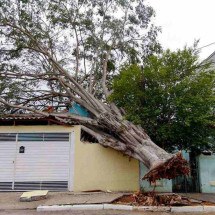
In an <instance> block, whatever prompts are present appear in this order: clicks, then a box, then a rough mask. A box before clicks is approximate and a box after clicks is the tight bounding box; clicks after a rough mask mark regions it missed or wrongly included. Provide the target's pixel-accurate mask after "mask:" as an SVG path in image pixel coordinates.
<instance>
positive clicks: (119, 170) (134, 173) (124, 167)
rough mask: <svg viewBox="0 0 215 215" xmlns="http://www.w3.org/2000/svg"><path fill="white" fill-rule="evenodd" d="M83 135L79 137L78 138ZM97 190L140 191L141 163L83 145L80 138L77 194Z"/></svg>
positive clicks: (118, 153)
mask: <svg viewBox="0 0 215 215" xmlns="http://www.w3.org/2000/svg"><path fill="white" fill-rule="evenodd" d="M79 132H80V130H79ZM79 135H80V134H78V133H76V137H77V136H79ZM97 189H98V190H111V191H137V190H139V162H138V161H137V160H135V159H130V160H129V158H128V156H124V155H123V154H122V153H120V152H118V151H116V150H113V149H111V148H104V147H103V146H101V145H99V144H90V143H82V142H80V141H79V138H76V144H75V172H74V191H86V190H97Z"/></svg>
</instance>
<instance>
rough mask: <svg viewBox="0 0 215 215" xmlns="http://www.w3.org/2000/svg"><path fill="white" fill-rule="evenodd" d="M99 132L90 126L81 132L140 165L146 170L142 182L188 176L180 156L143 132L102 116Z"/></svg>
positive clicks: (110, 117)
mask: <svg viewBox="0 0 215 215" xmlns="http://www.w3.org/2000/svg"><path fill="white" fill-rule="evenodd" d="M97 121H98V124H99V125H100V126H101V127H102V130H103V131H101V130H98V129H96V128H95V126H94V127H92V126H88V127H86V126H82V129H83V130H84V131H85V132H87V133H89V134H91V135H92V136H94V137H95V138H96V139H97V140H98V142H99V143H100V144H101V145H103V146H108V147H111V148H114V149H116V150H118V151H121V152H123V153H124V154H127V155H129V156H131V157H133V158H136V159H138V160H139V161H141V162H143V163H144V165H145V166H146V167H147V168H148V169H149V172H148V173H147V174H146V175H145V177H144V179H147V180H149V181H155V180H158V179H161V178H168V179H171V178H175V177H176V176H178V175H183V174H188V173H189V168H188V164H187V162H186V160H184V159H183V158H182V156H181V153H180V152H179V153H177V154H170V153H167V152H166V151H165V150H163V149H162V148H160V147H159V146H157V145H156V144H155V143H153V142H152V140H151V139H150V137H149V136H148V135H147V134H146V133H145V131H144V130H143V128H141V127H140V126H136V125H134V124H133V123H131V122H128V121H126V120H121V119H118V118H117V117H116V116H114V115H112V114H110V113H106V114H101V115H100V117H99V118H98V119H97Z"/></svg>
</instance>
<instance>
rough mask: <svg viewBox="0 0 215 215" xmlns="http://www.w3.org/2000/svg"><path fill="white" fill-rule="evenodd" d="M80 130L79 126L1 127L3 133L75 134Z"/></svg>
mask: <svg viewBox="0 0 215 215" xmlns="http://www.w3.org/2000/svg"><path fill="white" fill-rule="evenodd" d="M79 130H80V128H79V126H73V127H72V126H62V125H33V126H31V125H28V126H24V125H14V126H0V132H1V133H10V132H11V133H12V132H13V133H16V132H19V133H24V132H71V131H74V132H75V133H76V132H78V131H79Z"/></svg>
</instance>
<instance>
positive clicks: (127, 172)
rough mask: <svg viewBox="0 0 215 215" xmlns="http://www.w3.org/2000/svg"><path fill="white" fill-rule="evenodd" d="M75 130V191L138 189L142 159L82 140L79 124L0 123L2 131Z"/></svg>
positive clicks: (0, 130)
mask: <svg viewBox="0 0 215 215" xmlns="http://www.w3.org/2000/svg"><path fill="white" fill-rule="evenodd" d="M72 131H74V133H75V153H74V154H75V158H74V179H73V180H74V181H73V188H74V191H85V190H95V189H99V190H111V191H137V190H139V162H138V161H137V160H135V159H130V160H129V158H128V156H124V155H123V154H122V153H120V152H117V151H116V150H113V149H110V148H104V147H103V146H101V145H99V144H90V143H82V142H81V141H80V126H59V125H50V126H39V125H38V126H0V132H2V133H6V132H7V133H10V132H72Z"/></svg>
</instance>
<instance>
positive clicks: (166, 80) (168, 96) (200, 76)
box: [110, 48, 215, 151]
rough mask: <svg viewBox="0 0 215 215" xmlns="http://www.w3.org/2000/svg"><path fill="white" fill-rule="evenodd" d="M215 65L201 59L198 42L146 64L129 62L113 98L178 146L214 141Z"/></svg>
mask: <svg viewBox="0 0 215 215" xmlns="http://www.w3.org/2000/svg"><path fill="white" fill-rule="evenodd" d="M214 75H215V73H214V69H213V68H211V69H210V67H209V64H208V63H202V64H199V59H198V54H197V53H196V51H195V48H184V49H183V50H177V51H175V52H171V51H170V50H167V51H164V52H163V53H162V54H160V55H153V56H150V57H149V58H148V59H147V60H146V62H145V65H144V67H140V66H138V65H135V64H134V65H126V66H124V67H123V68H122V69H121V72H120V74H119V75H118V76H117V77H116V78H115V79H114V81H113V88H114V92H113V94H112V95H111V97H110V99H111V100H112V101H114V102H115V103H116V104H117V105H118V106H119V107H122V108H124V109H125V111H126V118H127V119H128V120H131V121H133V122H134V123H137V124H141V126H142V127H143V128H144V129H145V130H146V131H147V132H148V134H149V135H150V137H151V138H152V140H153V141H154V142H156V143H157V144H158V145H160V146H161V147H163V148H165V149H167V150H170V151H173V150H181V149H190V150H195V151H200V150H204V149H210V148H211V147H214V145H215V142H214V141H215V140H214V137H215V136H214V134H215V132H214V126H215V124H214V114H215V113H214V108H215V106H214V104H215V94H214V82H215V79H214V78H215V76H214Z"/></svg>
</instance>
